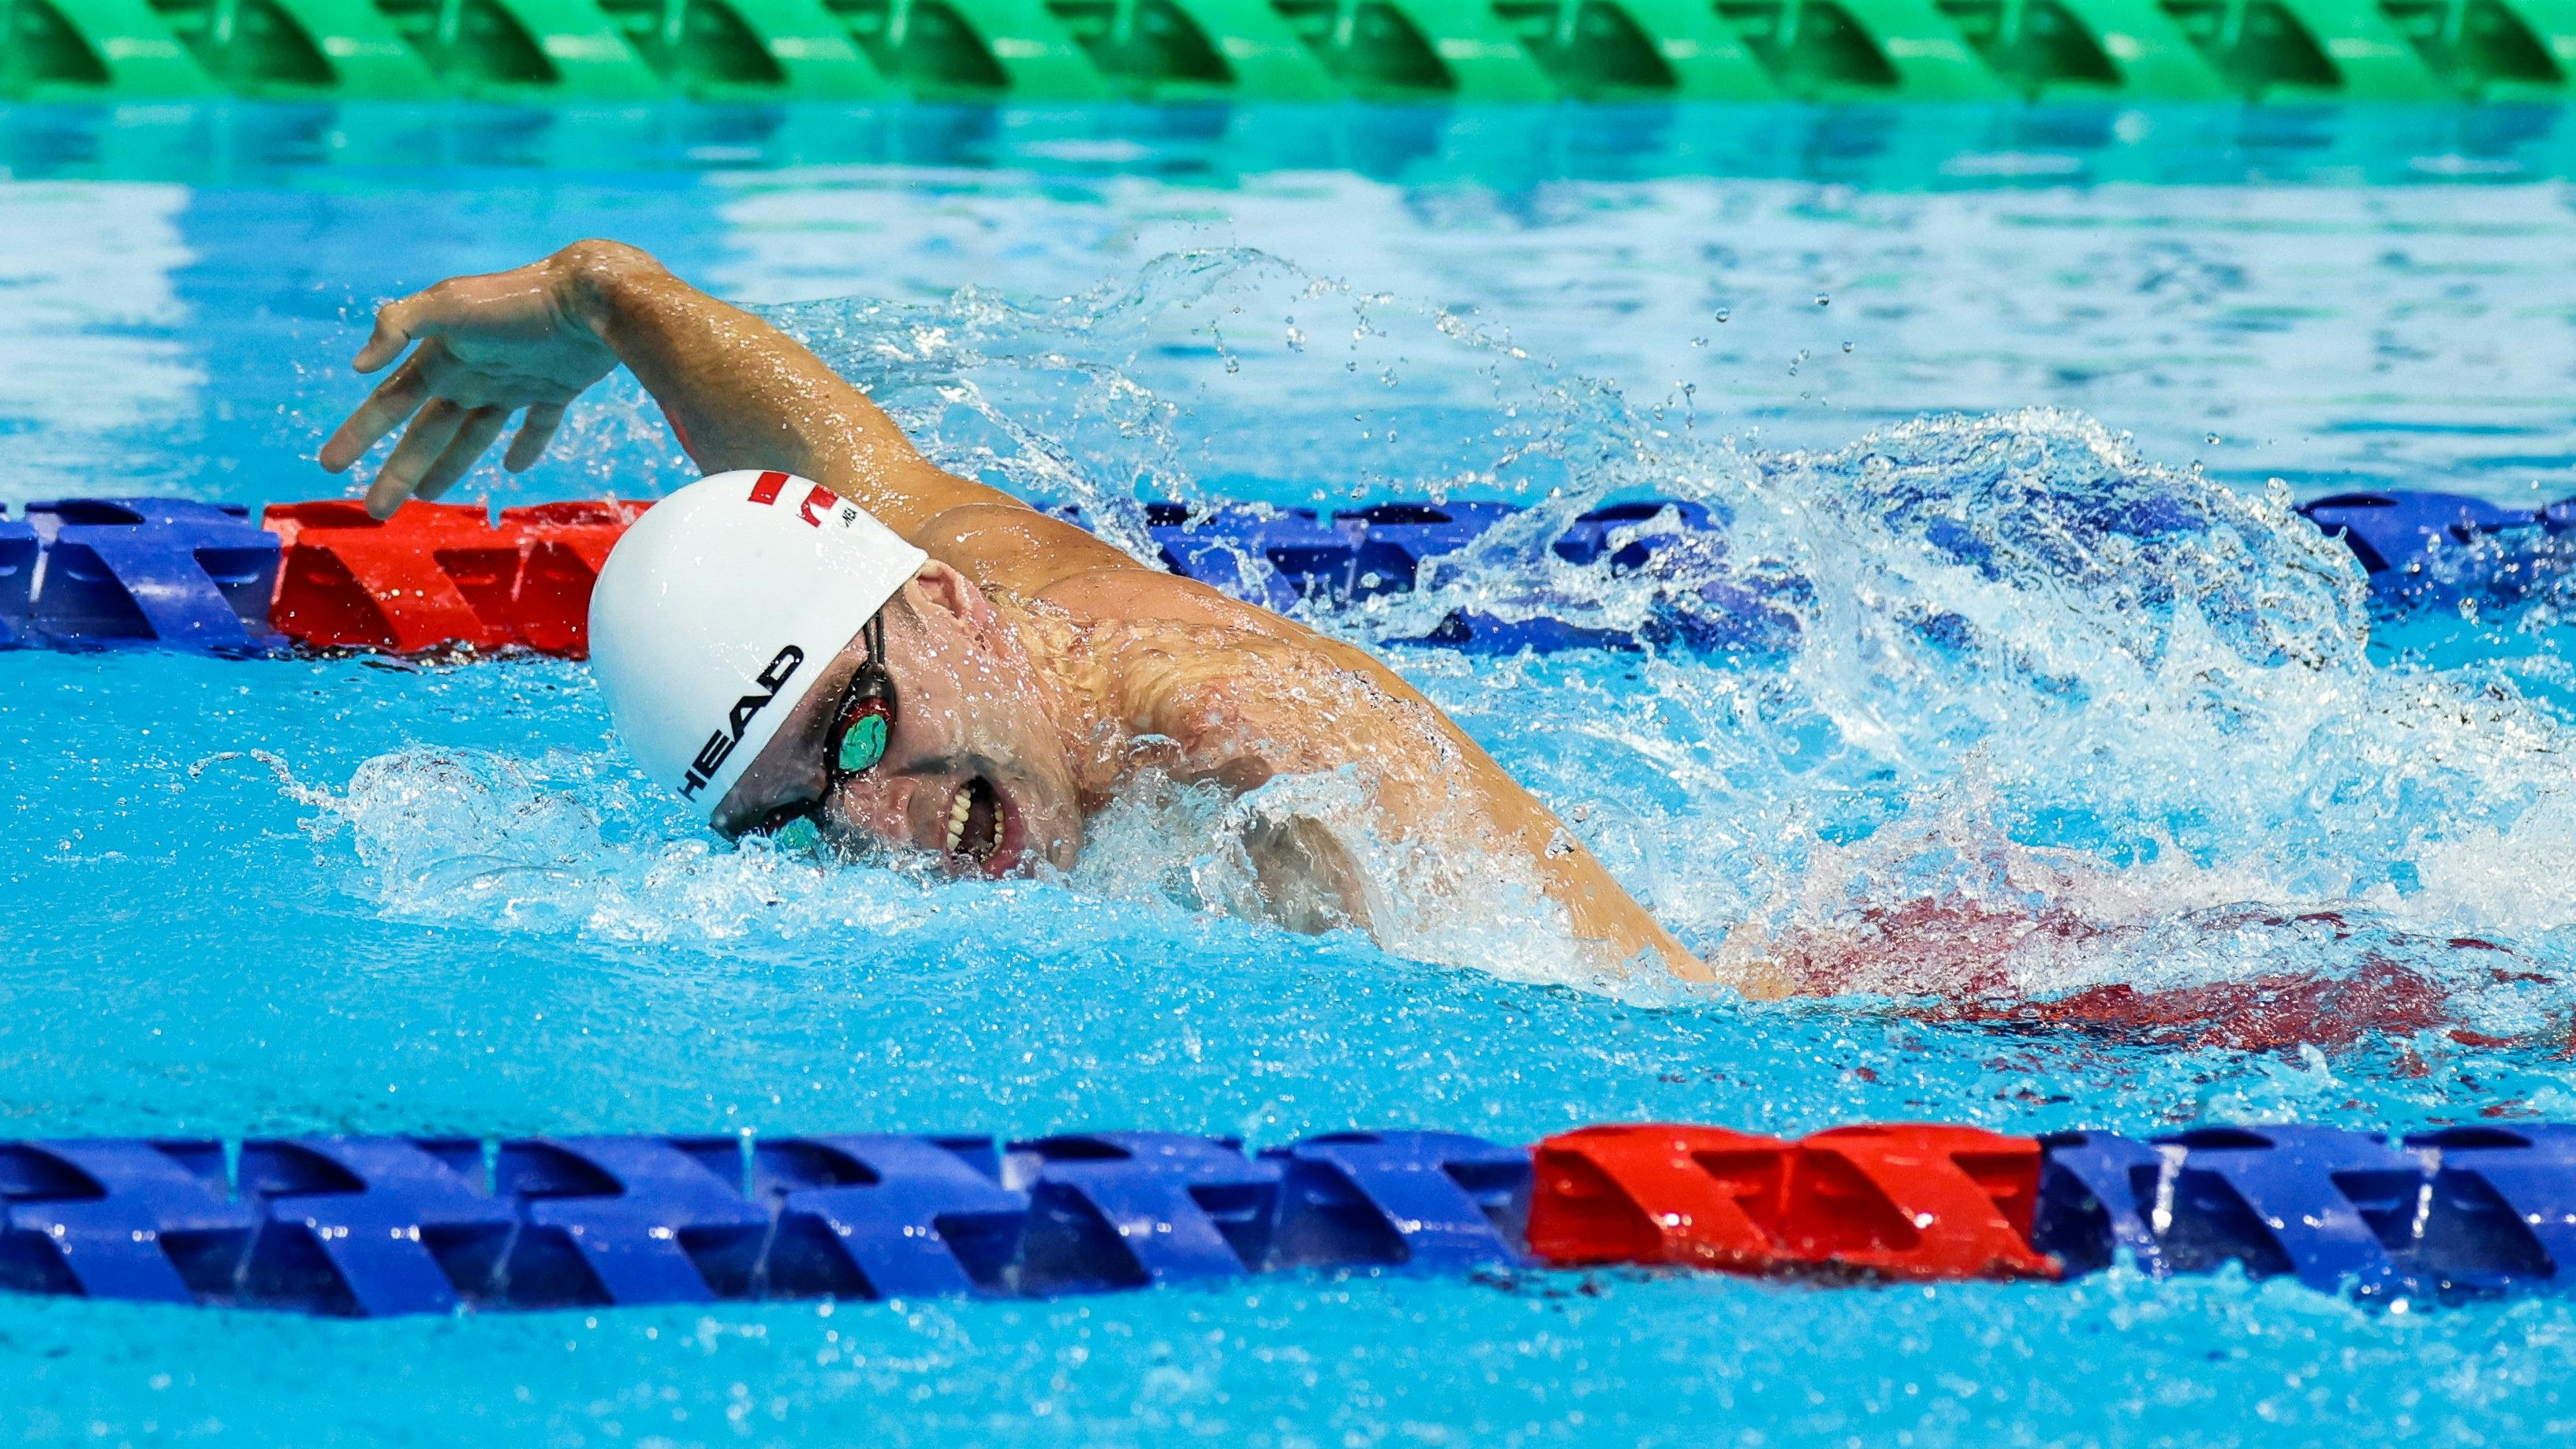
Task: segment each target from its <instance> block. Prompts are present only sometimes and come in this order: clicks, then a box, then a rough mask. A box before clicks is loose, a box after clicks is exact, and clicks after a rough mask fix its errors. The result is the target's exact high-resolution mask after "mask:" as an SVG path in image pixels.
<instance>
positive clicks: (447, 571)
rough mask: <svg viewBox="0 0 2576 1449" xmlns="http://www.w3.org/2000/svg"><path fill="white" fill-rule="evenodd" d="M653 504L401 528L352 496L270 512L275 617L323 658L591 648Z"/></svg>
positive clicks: (450, 515)
mask: <svg viewBox="0 0 2576 1449" xmlns="http://www.w3.org/2000/svg"><path fill="white" fill-rule="evenodd" d="M650 506H651V505H650V504H649V503H643V502H634V501H628V502H620V503H591V502H571V503H541V504H536V505H533V506H530V507H526V508H507V509H503V510H502V511H501V518H500V521H499V523H498V524H495V523H494V522H493V519H492V516H491V514H490V513H489V512H488V511H486V510H485V509H484V508H482V507H481V506H480V505H474V504H454V503H418V502H414V503H406V504H404V505H403V506H402V507H401V508H400V509H399V510H397V511H396V512H395V514H394V516H393V517H392V518H391V519H387V520H383V521H379V520H377V519H374V518H371V517H369V516H368V514H367V511H366V508H365V507H364V505H362V504H360V503H358V502H356V501H354V500H349V499H330V500H325V501H322V502H315V503H286V504H272V505H270V506H269V508H268V509H267V511H266V512H265V513H264V514H263V515H262V516H261V524H262V526H264V527H266V528H267V529H268V530H269V531H271V532H273V533H275V534H277V535H278V538H279V540H280V542H281V543H282V545H283V547H284V551H285V561H284V564H283V566H282V567H281V568H280V569H279V570H278V581H277V597H276V601H275V603H274V605H273V606H272V608H271V611H270V619H271V621H272V622H273V623H274V624H275V626H276V628H277V629H278V631H279V632H281V633H283V634H285V635H286V636H287V637H288V638H290V639H293V640H295V641H296V642H298V643H301V644H309V645H314V646H316V647H320V648H338V649H385V650H391V651H393V652H396V653H403V654H412V653H420V652H423V651H426V650H431V649H439V648H447V647H454V646H460V645H461V646H465V647H468V648H472V649H476V650H484V651H489V650H495V649H505V648H509V647H511V646H513V645H518V646H524V647H526V648H530V649H535V650H538V651H540V652H543V653H547V654H564V655H570V656H572V657H574V658H580V657H582V656H584V655H586V654H587V653H588V652H589V628H588V614H589V609H590V590H591V586H592V585H593V584H594V583H596V582H597V581H598V577H599V568H600V565H601V564H603V563H605V562H606V561H607V559H608V551H609V550H610V549H611V548H613V547H614V546H615V545H616V542H617V538H618V535H619V534H621V533H623V532H624V531H625V529H626V526H627V525H628V524H630V523H632V522H634V521H635V519H636V518H637V517H638V516H640V515H641V514H642V513H643V511H644V510H645V509H646V508H648V507H650Z"/></svg>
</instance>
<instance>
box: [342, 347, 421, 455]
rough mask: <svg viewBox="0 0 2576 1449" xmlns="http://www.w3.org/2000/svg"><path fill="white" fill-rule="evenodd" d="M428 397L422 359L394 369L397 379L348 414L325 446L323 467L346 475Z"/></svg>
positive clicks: (381, 385)
mask: <svg viewBox="0 0 2576 1449" xmlns="http://www.w3.org/2000/svg"><path fill="white" fill-rule="evenodd" d="M428 397H429V380H428V378H427V377H426V376H425V375H424V373H423V370H422V367H421V363H420V359H419V358H417V357H415V358H413V359H412V360H411V361H409V362H406V363H404V364H403V365H402V366H400V367H398V368H396V369H394V375H393V376H391V377H389V378H386V379H385V380H384V381H383V382H381V383H378V384H377V385H376V390H375V391H374V392H371V393H369V394H367V400H366V401H365V402H362V403H360V404H358V410H357V411H356V412H353V413H351V414H349V418H348V421H346V422H344V423H342V424H340V426H339V428H338V429H337V430H336V431H334V432H333V433H332V434H331V437H330V440H329V441H328V442H325V443H324V444H323V445H322V453H321V463H322V466H323V467H325V468H327V469H329V470H330V471H332V472H334V473H345V472H347V471H348V469H349V465H350V464H352V463H355V462H357V461H358V460H359V459H360V458H363V457H365V456H366V455H367V450H368V449H369V448H372V447H374V446H375V445H376V440H377V439H379V438H381V437H383V436H384V435H385V434H387V433H390V432H392V431H393V430H394V429H395V428H397V427H400V426H401V425H402V420H403V419H405V418H407V417H410V416H411V415H412V413H413V412H414V411H416V410H417V409H418V408H419V407H420V405H421V404H422V403H423V402H424V401H426V400H427V399H428Z"/></svg>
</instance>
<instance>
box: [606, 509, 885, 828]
mask: <svg viewBox="0 0 2576 1449" xmlns="http://www.w3.org/2000/svg"><path fill="white" fill-rule="evenodd" d="M929 557H930V556H929V555H928V554H925V553H923V552H922V551H921V550H920V549H917V548H914V547H913V546H912V545H911V544H908V543H906V542H904V541H903V540H902V539H901V538H899V537H897V536H896V535H895V532H894V530H892V529H890V528H888V527H886V526H885V525H884V524H882V523H879V522H878V521H877V520H876V518H875V517H874V516H873V515H871V514H870V513H868V512H867V511H866V510H865V509H862V508H860V507H859V506H858V505H857V504H855V503H852V502H850V501H849V500H848V499H846V498H843V497H842V496H841V495H839V494H837V493H834V492H833V491H832V490H830V489H829V488H826V487H824V486H823V485H821V484H819V483H816V482H813V481H811V480H809V479H805V478H798V477H796V476H794V475H792V474H788V473H755V472H750V471H744V472H740V473H719V474H717V475H716V476H714V477H712V478H706V479H701V480H700V481H698V482H695V483H692V484H690V485H689V486H688V487H686V488H683V489H681V490H680V491H679V492H677V493H674V494H672V495H671V496H670V497H668V498H665V499H663V500H662V501H661V502H659V503H656V504H654V505H653V506H652V507H651V508H650V509H647V510H646V511H645V513H644V516H643V517H641V518H639V519H637V520H636V521H635V523H634V525H633V526H632V527H630V528H628V529H627V530H626V534H625V536H624V537H623V538H620V539H619V540H618V541H617V547H616V548H615V549H614V550H612V551H611V552H610V554H609V555H608V562H607V564H605V565H604V566H602V567H601V569H600V571H599V583H598V586H597V587H596V588H594V589H592V590H591V595H590V667H591V669H592V671H593V672H594V673H596V674H597V675H598V677H599V687H600V689H601V690H602V691H603V692H605V693H606V694H607V696H608V710H609V714H610V716H611V717H612V718H614V719H615V720H616V721H617V732H618V734H619V735H621V736H623V737H624V738H625V740H626V747H627V748H628V749H630V750H632V751H634V752H635V758H636V759H637V760H639V761H641V762H642V763H643V766H644V772H645V773H646V774H648V775H650V776H652V777H653V778H654V779H656V780H659V781H661V782H662V783H663V784H665V785H668V786H670V787H671V788H672V789H674V790H677V791H679V792H680V795H681V797H682V798H684V799H686V800H688V801H690V802H692V803H693V804H695V805H697V806H698V808H699V809H701V810H703V811H705V812H706V813H707V814H708V815H709V816H710V817H712V816H713V815H714V814H715V809H716V806H717V805H718V804H719V803H720V802H722V801H723V799H724V797H725V792H726V791H727V790H730V789H732V788H733V784H734V781H736V780H738V779H740V778H742V772H743V771H744V770H746V769H748V768H750V766H751V762H752V761H753V760H755V759H758V758H759V757H760V752H761V749H762V748H763V747H764V746H766V745H767V744H768V743H769V741H770V737H771V736H773V735H775V734H777V733H778V727H779V726H780V725H781V724H783V723H785V722H786V719H787V716H788V715H790V714H792V713H794V712H795V709H796V706H797V705H798V704H799V703H801V702H802V701H803V700H804V698H805V696H806V695H807V694H808V693H810V692H812V690H813V688H814V682H815V681H816V680H818V679H820V678H822V677H823V672H824V666H825V665H827V664H829V663H830V662H831V660H832V656H834V655H835V654H838V653H840V652H841V650H842V649H844V648H845V647H847V646H848V644H849V642H850V641H851V640H852V639H854V638H856V637H858V633H859V629H860V628H861V626H863V625H865V624H866V623H867V622H868V620H869V619H870V618H871V617H873V616H874V615H875V614H876V612H877V610H879V609H881V608H883V607H885V603H886V601H887V600H888V599H891V598H893V597H894V596H895V594H896V593H897V592H898V591H900V590H901V589H902V588H903V586H904V583H905V581H906V580H908V579H910V578H911V577H912V576H913V573H914V571H916V570H918V569H919V568H920V567H921V565H922V563H923V562H924V561H925V560H927V559H928V558H929Z"/></svg>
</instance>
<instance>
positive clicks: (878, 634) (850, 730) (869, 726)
mask: <svg viewBox="0 0 2576 1449" xmlns="http://www.w3.org/2000/svg"><path fill="white" fill-rule="evenodd" d="M859 638H860V639H862V640H863V641H865V642H866V644H867V646H868V657H867V659H866V660H865V661H864V662H863V663H861V664H860V665H859V668H858V672H857V673H855V674H852V675H851V676H850V683H849V685H848V687H847V688H845V689H843V690H842V691H841V702H840V704H839V705H838V706H837V707H835V708H834V710H833V711H832V728H831V729H830V731H829V732H827V733H826V734H825V735H824V736H823V781H824V783H823V790H822V793H820V794H818V795H816V796H815V797H814V798H813V799H811V800H807V801H804V802H802V803H800V804H795V805H788V806H783V807H781V808H780V809H779V810H778V811H777V812H775V813H774V814H772V815H771V816H770V817H769V818H768V819H767V820H764V821H762V822H761V823H760V824H759V825H757V826H755V827H753V833H755V834H761V835H773V834H774V835H776V836H777V837H778V840H779V843H780V844H781V845H785V846H788V847H790V848H801V847H803V846H806V845H810V844H812V843H813V841H811V840H809V839H807V838H806V831H808V830H819V829H820V822H819V821H817V820H816V819H815V818H814V817H815V815H816V814H817V813H818V812H820V811H821V810H822V808H823V806H824V803H825V802H826V801H829V800H830V799H831V798H832V796H833V795H834V794H835V793H836V792H837V791H839V790H840V788H841V787H842V786H843V785H846V784H848V783H849V782H850V781H852V780H855V779H857V778H858V777H859V776H861V775H864V774H866V773H867V772H868V771H869V770H872V769H874V768H875V767H876V764H877V762H878V761H880V760H882V759H884V758H885V753H886V746H887V744H888V742H889V741H891V740H892V739H893V737H894V712H895V696H894V678H893V676H892V675H889V674H887V673H886V667H885V653H886V645H885V615H884V614H882V613H879V614H875V615H872V616H870V618H869V619H868V622H867V623H866V625H865V626H863V627H862V628H861V629H860V630H859ZM799 825H801V826H804V827H805V829H804V830H796V829H794V828H793V827H796V826H799Z"/></svg>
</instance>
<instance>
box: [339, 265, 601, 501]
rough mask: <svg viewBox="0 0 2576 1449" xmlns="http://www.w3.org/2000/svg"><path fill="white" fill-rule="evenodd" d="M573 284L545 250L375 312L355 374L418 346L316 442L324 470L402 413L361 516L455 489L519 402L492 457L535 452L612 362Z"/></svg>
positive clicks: (524, 458) (529, 457)
mask: <svg viewBox="0 0 2576 1449" xmlns="http://www.w3.org/2000/svg"><path fill="white" fill-rule="evenodd" d="M571 292H572V286H571V281H570V277H569V271H568V269H567V268H565V267H562V266H560V265H558V263H557V259H554V258H549V259H548V260H546V261H542V262H538V263H535V264H533V265H531V266H525V267H520V268H518V269H516V270H514V271H507V272H493V273H490V274H488V275H485V276H479V277H452V278H449V279H448V280H447V281H444V282H441V283H439V284H438V285H437V286H434V287H432V288H430V289H429V290H428V291H425V292H418V293H414V294H413V295H411V296H409V297H405V298H403V299H402V300H401V301H399V302H390V303H387V304H386V305H385V306H383V307H381V308H379V309H378V310H377V312H376V330H375V335H373V336H371V337H369V338H368V339H367V345H366V346H365V347H363V348H361V349H359V352H358V356H357V361H356V364H355V365H356V367H357V370H358V371H360V372H377V371H380V370H382V369H383V368H384V367H385V366H386V365H387V364H388V363H391V362H392V361H393V360H394V359H395V358H397V357H401V356H402V352H403V349H404V348H405V347H409V346H411V344H412V343H414V342H418V343H419V344H420V345H419V346H418V347H416V348H413V349H412V353H411V356H409V357H408V358H404V359H403V363H402V365H401V366H400V367H397V368H395V369H394V370H393V374H392V375H391V376H389V377H387V378H386V379H385V380H384V381H383V382H381V383H379V384H377V386H376V390H375V391H374V392H372V393H370V394H368V396H367V400H366V401H365V402H363V403H361V404H359V405H358V409H357V411H355V412H353V413H351V414H349V418H348V421H346V422H344V423H342V424H340V427H339V430H338V431H336V432H334V433H332V434H331V437H330V440H329V441H328V442H325V443H324V444H323V445H322V453H321V463H322V466H323V467H325V468H328V469H329V470H331V471H332V472H334V473H340V472H345V471H347V470H348V468H349V467H350V465H352V464H354V463H356V462H357V461H358V460H359V459H360V458H362V457H364V456H366V452H367V450H368V449H369V448H371V447H374V446H375V444H376V441H377V440H378V439H380V438H382V437H384V436H385V435H386V434H387V433H390V432H392V431H393V430H394V429H395V428H398V427H403V424H404V421H405V420H406V419H408V420H409V422H410V426H409V427H403V435H402V441H400V442H398V443H396V444H395V445H394V450H393V455H392V456H391V457H389V458H387V459H386V460H385V465H384V467H383V468H381V469H379V470H378V471H377V473H376V477H375V481H374V482H373V483H372V484H370V485H369V486H368V488H367V512H369V513H371V514H373V515H374V516H376V517H378V518H387V517H390V516H392V514H393V511H394V510H395V509H396V508H399V507H401V506H402V502H403V500H404V499H406V498H411V497H415V496H416V497H419V498H422V499H424V500H426V499H432V498H436V497H438V496H439V495H440V494H442V493H445V492H446V491H447V490H448V489H450V488H452V487H454V486H455V485H456V480H458V479H459V478H462V477H464V476H465V474H466V471H467V470H468V469H470V468H472V467H473V466H474V464H475V461H476V460H477V459H479V458H481V457H482V456H483V454H484V452H485V451H486V450H488V449H489V448H490V447H491V446H492V444H493V442H494V440H496V439H498V438H499V437H500V436H501V431H502V429H504V428H506V427H507V426H509V422H510V417H511V415H512V414H513V413H516V412H518V411H519V410H520V409H522V408H524V409H526V410H527V415H526V417H525V418H523V419H522V420H521V421H520V423H519V431H518V434H517V436H515V437H513V438H512V439H511V440H510V448H509V451H508V453H507V454H505V455H504V456H503V458H502V463H503V466H505V467H507V468H508V469H509V470H510V471H511V472H513V473H517V472H522V471H524V470H526V469H527V468H528V467H530V466H531V465H533V464H534V463H535V462H536V461H537V459H539V458H541V457H543V456H544V455H545V451H546V444H547V442H548V441H549V440H551V439H552V438H553V437H554V433H555V427H556V425H557V424H559V423H561V422H562V421H563V413H564V407H565V405H566V404H568V403H570V402H571V401H572V400H573V399H574V398H576V397H579V396H580V395H581V393H582V391H583V389H585V388H587V387H589V386H590V385H591V384H592V383H595V382H597V381H599V380H600V379H601V378H603V377H606V376H607V375H608V374H609V373H610V372H611V371H612V370H614V369H615V368H616V366H617V357H616V354H614V353H613V352H611V351H610V350H609V347H608V344H607V343H605V342H603V341H602V340H600V337H599V334H598V333H597V332H596V331H594V330H593V329H592V328H591V326H590V324H589V323H588V322H587V321H585V320H584V319H583V318H582V317H581V316H580V315H579V314H578V311H577V309H576V307H575V305H574V302H573V298H572V295H571Z"/></svg>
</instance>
